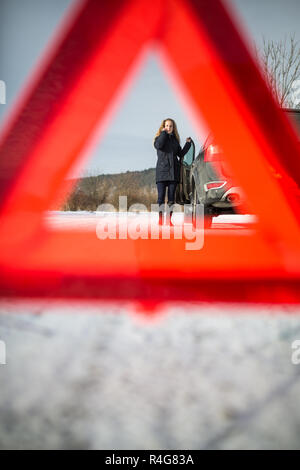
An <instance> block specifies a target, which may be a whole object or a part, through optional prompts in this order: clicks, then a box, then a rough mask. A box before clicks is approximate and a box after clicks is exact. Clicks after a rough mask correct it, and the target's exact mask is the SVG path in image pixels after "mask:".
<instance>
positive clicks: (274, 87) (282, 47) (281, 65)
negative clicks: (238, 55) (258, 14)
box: [254, 35, 300, 108]
mask: <svg viewBox="0 0 300 470" xmlns="http://www.w3.org/2000/svg"><path fill="white" fill-rule="evenodd" d="M254 47H255V54H256V56H257V59H258V62H259V63H260V65H261V68H262V71H263V73H264V75H265V78H266V81H267V84H268V86H269V88H270V90H271V92H272V94H273V96H274V98H275V100H276V101H277V102H278V104H279V105H280V106H282V107H288V108H290V107H293V106H294V107H296V105H297V103H295V98H294V96H293V95H294V93H293V86H295V83H297V81H298V82H299V84H300V45H299V42H298V41H296V39H295V35H290V36H289V38H288V39H287V38H286V37H285V38H284V39H282V40H280V41H273V40H266V38H265V37H263V46H262V49H259V48H258V47H257V46H256V45H255V46H254Z"/></svg>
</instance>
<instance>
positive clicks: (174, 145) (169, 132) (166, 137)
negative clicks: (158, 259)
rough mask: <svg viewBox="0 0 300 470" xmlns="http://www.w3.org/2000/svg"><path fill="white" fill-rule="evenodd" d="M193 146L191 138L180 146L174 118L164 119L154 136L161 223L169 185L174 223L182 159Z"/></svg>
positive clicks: (169, 200)
mask: <svg viewBox="0 0 300 470" xmlns="http://www.w3.org/2000/svg"><path fill="white" fill-rule="evenodd" d="M190 146H191V138H190V137H188V138H187V139H186V143H185V146H184V147H183V149H182V148H181V147H180V137H179V134H178V130H177V126H176V123H175V121H174V120H173V119H164V120H163V122H162V123H161V125H160V128H159V129H158V132H157V134H156V136H155V137H154V147H155V148H156V150H157V163H156V185H157V193H158V197H157V203H158V204H159V224H160V225H161V224H162V223H163V212H164V208H165V195H166V189H167V187H168V206H169V210H170V215H169V221H170V224H171V225H173V224H172V221H171V217H172V214H173V210H172V209H173V204H174V202H175V191H176V185H177V183H178V182H179V178H180V164H181V159H182V158H183V157H184V155H185V154H186V153H187V152H188V150H189V148H190Z"/></svg>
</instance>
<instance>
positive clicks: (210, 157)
mask: <svg viewBox="0 0 300 470" xmlns="http://www.w3.org/2000/svg"><path fill="white" fill-rule="evenodd" d="M222 153H223V152H222V150H221V147H220V146H219V145H215V144H210V145H209V146H208V147H207V149H206V150H205V154H204V161H206V162H212V161H214V160H220V155H221V154H222Z"/></svg>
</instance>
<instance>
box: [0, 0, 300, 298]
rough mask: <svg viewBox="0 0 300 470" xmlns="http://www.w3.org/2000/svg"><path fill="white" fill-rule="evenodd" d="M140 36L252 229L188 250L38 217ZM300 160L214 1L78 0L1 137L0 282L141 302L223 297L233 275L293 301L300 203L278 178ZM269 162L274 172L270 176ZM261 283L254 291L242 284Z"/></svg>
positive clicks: (10, 288) (299, 172) (115, 91)
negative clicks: (220, 154)
mask: <svg viewBox="0 0 300 470" xmlns="http://www.w3.org/2000/svg"><path fill="white" fill-rule="evenodd" d="M149 42H155V44H156V46H157V47H158V48H160V51H161V56H163V57H164V58H165V63H167V64H168V65H167V66H168V68H169V70H170V72H171V74H172V76H174V77H176V82H177V84H179V87H180V89H181V91H182V93H183V94H184V96H185V98H186V100H187V101H188V103H189V105H190V107H191V108H192V111H193V115H194V116H195V118H196V120H197V118H199V119H200V117H201V118H202V116H204V118H205V120H206V121H207V124H208V126H209V127H210V128H211V129H212V130H213V132H214V135H215V137H216V140H217V141H218V142H219V143H220V145H221V146H222V148H223V149H224V152H225V153H226V155H227V158H228V162H229V164H230V166H231V168H232V170H233V173H234V177H235V178H236V180H237V181H238V182H239V185H240V186H241V187H242V188H243V190H244V192H245V193H246V196H247V200H248V204H249V205H250V207H251V209H252V211H253V212H254V213H255V214H257V216H258V219H259V227H258V229H257V230H256V231H255V232H251V234H245V232H243V233H241V234H239V233H234V234H232V233H231V234H220V233H215V232H214V231H211V232H210V233H209V232H208V233H207V234H206V236H205V244H204V247H203V248H202V249H201V250H198V251H193V250H191V251H189V250H186V249H185V243H186V240H184V239H172V238H171V239H169V240H156V239H146V240H145V239H136V240H133V239H130V238H128V239H125V240H123V239H117V240H111V239H106V240H99V239H98V238H97V236H96V234H94V233H90V232H82V231H76V232H74V231H73V230H72V231H71V230H64V231H62V230H59V232H58V231H54V230H49V228H47V227H46V226H45V225H44V222H43V215H44V213H45V211H46V210H47V209H48V208H49V207H52V206H53V203H54V202H55V200H56V198H57V195H58V193H61V189H62V188H64V190H65V191H66V192H67V190H68V189H69V188H67V187H65V186H64V185H65V184H66V183H65V178H66V176H67V175H68V174H69V172H70V169H71V168H72V167H73V166H74V164H75V163H76V162H77V161H78V159H80V158H81V154H82V152H83V150H84V148H85V146H86V144H87V143H88V139H89V137H90V136H91V134H92V132H93V130H94V129H95V128H96V126H98V123H99V121H100V122H101V124H102V126H103V128H104V127H105V125H106V123H107V120H108V117H109V116H110V114H111V112H112V110H113V109H114V108H115V107H116V105H117V104H118V101H119V99H120V96H121V95H122V93H123V91H124V84H125V83H126V80H127V79H128V75H130V74H131V73H132V71H133V70H134V65H135V61H136V59H137V57H138V56H139V54H140V53H141V51H142V49H143V47H145V46H146V45H148V44H149ZM241 148H242V149H243V151H242V154H241ZM299 162H300V153H299V147H298V143H297V141H296V138H295V135H294V131H293V130H292V128H291V127H290V124H289V122H288V121H287V120H286V118H285V116H284V115H283V114H282V113H281V112H280V111H279V110H278V109H277V107H276V104H275V103H274V101H273V99H272V97H271V95H270V94H269V92H268V90H267V87H266V85H265V83H264V81H263V79H262V77H261V75H260V73H259V71H258V70H257V68H256V66H255V64H254V62H253V60H252V58H251V56H250V55H249V53H248V51H247V49H246V47H245V45H244V43H243V41H242V39H241V37H240V35H239V33H238V32H237V29H236V28H235V26H234V25H233V22H232V20H231V18H230V16H229V15H228V13H227V12H226V10H225V8H224V6H223V5H222V3H221V1H220V0H211V1H210V2H206V1H196V0H172V1H171V2H168V1H166V0H153V1H152V2H149V1H148V0H131V1H125V0H114V1H111V2H99V1H98V0H85V1H84V2H80V3H79V4H78V5H77V7H76V10H75V11H74V12H73V13H72V15H71V16H70V17H69V18H68V20H67V21H66V22H65V23H64V25H63V27H62V28H61V30H60V32H59V33H58V37H57V39H56V42H55V44H53V46H52V48H51V50H50V52H49V53H48V55H47V56H46V58H45V59H44V61H43V64H42V65H41V67H40V69H39V70H38V72H37V73H36V74H35V76H34V78H33V79H32V81H31V83H30V84H29V85H28V87H27V89H26V91H25V92H24V94H23V97H22V99H21V100H20V102H19V105H18V107H17V108H16V109H15V111H14V115H13V116H11V118H10V120H9V121H8V122H7V125H6V128H5V129H4V130H3V132H2V136H1V139H0V178H1V185H0V191H1V212H0V217H1V226H0V251H1V276H0V292H1V293H2V294H5V295H8V294H12V295H54V296H68V295H73V296H74V295H78V296H80V297H92V296H99V297H102V298H111V297H116V296H118V297H119V298H137V297H139V298H143V297H144V298H147V297H149V298H151V299H153V298H154V297H157V298H170V297H172V298H176V296H177V298H210V299H212V298H228V292H231V296H229V297H231V298H232V299H234V298H238V297H239V295H240V292H241V289H240V287H239V289H238V288H237V287H238V286H239V285H240V284H239V283H240V282H242V281H244V282H245V283H244V291H243V292H244V293H245V292H246V290H247V292H248V294H249V292H252V294H253V295H252V297H251V300H255V299H256V300H259V299H266V298H267V299H269V298H270V299H271V298H272V299H273V300H274V290H273V287H274V284H273V285H270V284H268V283H269V282H271V280H273V281H274V282H276V283H277V287H278V286H283V284H282V283H288V284H284V286H285V287H284V288H283V289H281V291H280V292H283V294H282V295H281V296H279V297H278V299H281V300H282V299H285V300H286V299H287V298H288V299H289V300H293V301H294V300H297V301H299V298H298V295H297V292H296V290H295V285H294V284H291V280H293V282H296V284H297V283H299V281H300V244H299V240H300V225H299V220H300V210H299V203H298V201H297V200H296V199H295V197H294V195H293V194H291V193H290V191H289V187H288V184H287V183H286V181H288V175H293V178H294V180H295V181H296V183H297V184H298V185H300V164H299ZM270 165H271V166H272V167H274V168H275V169H277V170H278V171H280V173H281V174H283V175H285V176H286V178H283V181H279V180H276V179H274V178H273V176H272V173H271V172H270ZM225 278H227V280H228V279H230V280H231V284H230V285H229V286H228V285H226V286H225V284H226V282H228V281H225ZM260 279H263V280H264V281H265V291H264V293H263V294H262V293H261V292H262V291H261V289H260V290H258V288H257V285H256V287H254V288H253V282H254V283H255V282H257V281H258V280H260ZM250 280H251V281H250ZM75 281H76V282H75ZM280 282H281V284H280ZM278 283H279V284H278ZM267 285H270V289H269V290H268V291H267V287H266V286H267ZM166 286H167V287H168V288H167V289H166ZM224 286H225V287H224ZM251 286H252V287H251ZM297 286H298V284H297ZM205 289H206V290H205ZM218 289H219V290H218ZM249 289H250V290H249ZM251 289H252V291H251ZM204 290H205V292H204ZM237 290H239V293H238V292H237ZM287 290H288V292H289V293H288V294H286V292H287ZM178 292H181V293H182V294H178ZM220 292H223V294H224V295H223V296H222V295H221V296H220ZM266 292H268V294H266V295H265V293H266ZM248 294H247V295H248ZM249 295H250V294H249ZM173 296H174V297H173ZM245 298H246V294H245V295H244V297H243V299H244V300H245Z"/></svg>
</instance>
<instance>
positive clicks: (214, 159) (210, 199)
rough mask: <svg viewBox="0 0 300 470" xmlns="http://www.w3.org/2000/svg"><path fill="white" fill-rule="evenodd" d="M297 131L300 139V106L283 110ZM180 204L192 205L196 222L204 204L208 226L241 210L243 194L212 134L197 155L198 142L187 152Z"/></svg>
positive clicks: (178, 188)
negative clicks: (198, 207)
mask: <svg viewBox="0 0 300 470" xmlns="http://www.w3.org/2000/svg"><path fill="white" fill-rule="evenodd" d="M283 111H284V112H285V113H286V114H287V115H288V117H289V118H290V119H291V121H292V123H293V125H294V126H295V128H296V129H297V131H298V135H299V141H300V109H283ZM176 202H177V203H178V204H191V207H190V213H188V215H191V218H192V221H193V222H195V214H196V204H199V203H200V204H203V207H204V216H205V218H204V224H205V227H209V226H210V225H211V222H212V218H213V217H214V216H217V215H221V214H235V213H237V212H238V213H239V212H240V211H239V208H240V207H241V206H242V205H243V202H244V195H243V191H242V189H241V188H240V187H238V186H237V185H235V184H234V182H233V179H232V176H231V172H230V170H229V167H228V165H227V163H226V160H225V158H224V154H223V152H222V149H221V147H220V146H219V145H218V144H217V143H216V142H215V141H214V139H213V136H212V134H210V135H209V136H208V137H207V139H206V141H205V143H204V145H203V146H202V148H201V150H200V152H199V153H198V155H197V157H196V158H195V144H194V142H193V141H192V145H191V148H190V150H189V151H188V153H187V154H186V155H185V157H184V159H183V161H182V166H181V175H180V183H179V184H178V185H177V189H176Z"/></svg>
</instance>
